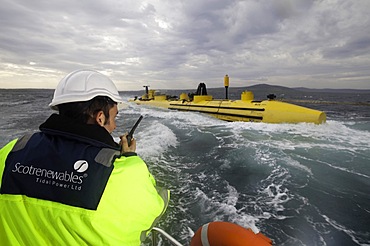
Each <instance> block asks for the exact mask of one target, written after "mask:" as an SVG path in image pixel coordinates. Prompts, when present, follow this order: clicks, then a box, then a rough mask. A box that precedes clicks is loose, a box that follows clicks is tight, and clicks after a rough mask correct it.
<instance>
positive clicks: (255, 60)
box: [0, 0, 370, 89]
mask: <svg viewBox="0 0 370 246" xmlns="http://www.w3.org/2000/svg"><path fill="white" fill-rule="evenodd" d="M369 8H370V1H367V0H347V1H346V0H334V1H319V0H317V1H315V0H280V1H270V0H260V1H254V0H243V1H238V0H227V1H224V0H202V1H199V0H187V1H180V0H171V1H169V0H150V1H148V2H145V1H136V0H105V1H102V0H95V1H87V0H82V1H74V0H65V1H46V0H35V1H26V0H18V1H17V0H12V1H8V0H2V4H1V5H0V63H1V64H0V69H1V75H2V76H1V78H0V87H2V82H3V80H4V85H3V86H5V82H9V81H8V80H12V81H13V83H11V84H13V85H20V86H24V84H22V82H27V84H28V85H29V84H30V82H29V81H39V82H34V85H35V86H39V85H41V84H42V82H43V81H46V82H45V83H46V84H44V86H46V87H54V86H55V84H56V83H57V82H58V80H59V79H60V78H61V77H62V76H63V75H64V74H65V73H67V72H70V71H71V70H74V69H78V68H81V67H88V68H94V69H98V70H99V71H102V72H105V73H107V74H109V75H110V76H111V77H112V78H113V79H114V80H115V81H116V82H117V84H118V85H119V87H121V88H130V89H141V86H142V84H144V83H146V81H152V86H153V87H155V86H156V85H158V86H165V87H166V88H189V87H191V88H192V87H194V86H196V84H197V83H198V82H199V81H204V82H206V83H207V85H208V86H209V87H215V86H221V85H222V78H223V76H224V75H225V74H229V75H230V78H231V85H233V86H243V85H245V84H251V83H259V82H260V81H264V83H270V84H277V85H286V86H306V87H328V86H326V85H330V86H331V87H338V88H344V87H346V85H347V84H346V83H344V82H343V81H346V82H348V81H351V78H352V79H353V83H352V84H351V87H352V88H369V86H370V83H369V79H370V76H369V73H368V69H366V68H368V67H369V55H370V52H369V51H370V36H369V35H368V34H367V32H366V30H367V29H368V26H369V24H370V17H369V15H368V13H367V12H368V11H367V10H368V9H369ZM30 71H32V73H30ZM30 75H32V76H33V78H31V79H29V78H28V77H29V76H30ZM48 77H50V78H53V79H54V80H53V82H52V83H50V81H52V80H50V79H46V78H48ZM5 80H6V81H5Z"/></svg>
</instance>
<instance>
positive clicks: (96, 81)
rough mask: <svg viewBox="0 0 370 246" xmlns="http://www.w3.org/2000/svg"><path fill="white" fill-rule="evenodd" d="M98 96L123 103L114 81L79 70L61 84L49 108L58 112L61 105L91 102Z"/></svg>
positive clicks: (66, 77) (94, 73)
mask: <svg viewBox="0 0 370 246" xmlns="http://www.w3.org/2000/svg"><path fill="white" fill-rule="evenodd" d="M96 96H107V97H109V98H110V99H112V100H113V101H115V102H117V103H121V102H123V100H122V98H121V96H120V95H119V93H118V90H117V88H116V86H115V85H114V83H113V81H112V80H110V79H109V78H108V77H107V76H105V75H103V74H101V73H98V72H96V71H93V70H77V71H74V72H72V73H70V74H68V75H67V76H65V77H64V78H63V79H62V80H61V81H60V82H59V84H58V86H57V88H56V89H55V91H54V97H53V100H52V101H51V103H50V104H49V106H50V107H51V108H52V109H55V110H57V109H58V107H57V106H58V105H59V104H63V103H70V102H83V101H89V100H91V99H93V98H94V97H96Z"/></svg>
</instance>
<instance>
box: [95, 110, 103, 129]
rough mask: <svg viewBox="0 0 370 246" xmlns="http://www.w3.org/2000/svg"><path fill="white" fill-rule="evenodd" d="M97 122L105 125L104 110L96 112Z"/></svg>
mask: <svg viewBox="0 0 370 246" xmlns="http://www.w3.org/2000/svg"><path fill="white" fill-rule="evenodd" d="M95 120H96V123H98V125H99V126H104V125H105V115H104V112H103V111H99V112H98V113H97V114H96V117H95Z"/></svg>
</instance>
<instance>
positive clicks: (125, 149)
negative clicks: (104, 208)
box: [119, 133, 136, 154]
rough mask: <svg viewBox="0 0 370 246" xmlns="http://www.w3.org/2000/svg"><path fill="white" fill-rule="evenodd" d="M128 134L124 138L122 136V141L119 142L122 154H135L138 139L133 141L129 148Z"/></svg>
mask: <svg viewBox="0 0 370 246" xmlns="http://www.w3.org/2000/svg"><path fill="white" fill-rule="evenodd" d="M127 135H128V134H127V133H125V134H124V135H123V136H120V139H121V141H120V142H119V145H121V153H122V154H123V153H126V152H135V151H136V139H134V138H132V139H131V145H130V146H128V143H127Z"/></svg>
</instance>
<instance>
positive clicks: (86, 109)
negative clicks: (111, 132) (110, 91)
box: [58, 96, 117, 124]
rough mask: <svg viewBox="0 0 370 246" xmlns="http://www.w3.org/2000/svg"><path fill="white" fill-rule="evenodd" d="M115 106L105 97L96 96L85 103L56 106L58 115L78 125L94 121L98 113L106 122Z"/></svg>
mask: <svg viewBox="0 0 370 246" xmlns="http://www.w3.org/2000/svg"><path fill="white" fill-rule="evenodd" d="M115 104H117V103H116V102H114V101H113V100H112V99H110V98H109V97H106V96H97V97H94V98H93V99H91V100H89V101H85V102H71V103H63V104H60V105H58V109H59V114H60V115H62V116H66V117H68V118H71V119H72V120H73V121H75V122H78V123H83V124H87V122H88V120H89V119H95V117H96V115H97V113H98V112H99V111H103V113H104V116H105V118H106V122H104V124H106V123H108V120H109V110H110V109H111V108H112V107H113V106H114V105H115Z"/></svg>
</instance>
